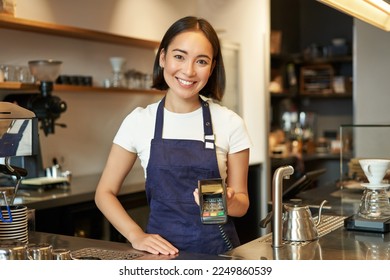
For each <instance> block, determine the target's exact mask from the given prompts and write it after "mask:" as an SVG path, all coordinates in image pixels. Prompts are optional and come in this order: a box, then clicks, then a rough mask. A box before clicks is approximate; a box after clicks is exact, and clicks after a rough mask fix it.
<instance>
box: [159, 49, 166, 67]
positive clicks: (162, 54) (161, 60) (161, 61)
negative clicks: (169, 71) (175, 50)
mask: <svg viewBox="0 0 390 280" xmlns="http://www.w3.org/2000/svg"><path fill="white" fill-rule="evenodd" d="M159 64H160V67H161V68H164V67H165V50H164V49H161V51H160V59H159Z"/></svg>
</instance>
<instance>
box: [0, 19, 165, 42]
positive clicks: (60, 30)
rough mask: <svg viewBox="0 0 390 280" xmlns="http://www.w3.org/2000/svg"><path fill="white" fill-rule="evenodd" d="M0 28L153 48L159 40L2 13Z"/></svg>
mask: <svg viewBox="0 0 390 280" xmlns="http://www.w3.org/2000/svg"><path fill="white" fill-rule="evenodd" d="M0 28H5V29H13V30H19V31H27V32H34V33H40V34H48V35H53V36H59V37H68V38H75V39H81V40H88V41H96V42H103V43H110V44H118V45H125V46H133V47H140V48H149V49H155V48H157V47H158V46H159V42H156V41H150V40H144V39H137V38H132V37H126V36H122V35H116V34H112V33H107V32H101V31H95V30H89V29H84V28H78V27H71V26H65V25H58V24H53V23H47V22H39V21H33V20H27V19H21V18H16V17H13V16H9V15H4V14H0Z"/></svg>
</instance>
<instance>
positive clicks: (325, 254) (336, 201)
mask: <svg viewBox="0 0 390 280" xmlns="http://www.w3.org/2000/svg"><path fill="white" fill-rule="evenodd" d="M97 181H98V178H96V177H85V178H79V179H78V180H74V182H73V183H72V186H71V188H70V190H67V191H66V192H65V191H64V194H63V195H61V196H57V197H55V198H51V199H52V200H53V201H50V199H47V200H46V199H42V200H41V201H35V202H29V203H27V206H29V207H31V206H34V207H48V206H47V205H58V203H59V204H67V203H80V202H82V201H84V202H85V201H87V200H93V195H94V190H95V187H96V184H97ZM141 188H143V185H142V187H141V185H138V186H136V185H133V186H128V187H125V188H124V190H122V192H123V193H122V194H121V195H122V196H123V195H136V194H138V193H139V191H140V190H141ZM56 192H59V190H56ZM361 195H362V190H361V189H339V188H338V187H336V184H329V185H324V186H322V187H320V188H315V189H311V190H308V191H305V192H302V193H301V194H300V195H299V196H300V198H302V199H303V202H304V203H305V204H310V205H319V204H320V203H321V202H322V201H323V200H324V199H326V200H327V201H328V203H327V204H326V206H331V209H323V212H322V214H323V215H324V216H330V217H348V216H350V215H352V214H355V213H357V210H358V207H359V201H360V198H361ZM312 211H313V215H314V216H315V215H316V213H315V209H312ZM46 222H47V221H46ZM320 225H321V224H320ZM270 237H271V234H268V235H265V236H262V237H259V238H257V239H255V240H253V241H250V242H248V243H246V244H243V245H241V246H239V247H237V248H235V249H233V250H231V251H228V252H226V253H224V254H222V255H221V256H207V255H206V256H204V255H198V254H190V253H186V252H181V253H180V254H179V255H178V256H173V257H166V256H153V255H150V254H147V253H143V252H141V255H142V256H141V258H143V259H220V258H222V259H250V260H260V259H262V260H274V259H288V260H290V259H306V260H307V259H315V260H319V259H322V260H366V259H390V234H389V233H385V234H382V233H374V232H359V231H349V230H346V229H345V228H344V226H343V222H341V224H340V226H338V227H337V228H336V229H334V230H332V231H331V232H329V233H326V234H324V235H321V236H320V238H319V239H318V240H316V241H312V242H306V243H304V244H303V245H302V244H301V245H302V246H291V245H290V244H288V245H286V246H283V247H281V248H279V249H273V248H272V246H271V244H272V242H271V239H270ZM30 242H33V243H37V242H47V243H50V244H52V245H53V247H55V248H68V249H70V250H79V249H83V248H88V247H93V248H101V249H109V250H121V251H128V252H136V253H140V252H138V251H135V250H134V249H133V248H132V247H131V245H130V244H129V243H122V242H111V241H103V240H96V239H92V238H80V237H73V236H66V235H61V234H51V233H42V232H36V233H31V236H30Z"/></svg>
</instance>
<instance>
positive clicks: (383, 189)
mask: <svg viewBox="0 0 390 280" xmlns="http://www.w3.org/2000/svg"><path fill="white" fill-rule="evenodd" d="M359 163H360V166H361V167H362V169H363V171H364V174H365V175H366V177H367V179H368V181H369V183H362V186H363V188H364V191H363V196H362V198H361V201H360V205H359V211H358V213H357V214H355V215H353V216H351V217H348V218H347V219H345V220H344V225H345V227H346V229H348V230H358V231H369V232H381V233H385V232H390V204H389V197H388V196H387V190H388V188H389V187H390V184H386V183H384V182H383V178H384V177H385V175H386V172H387V170H388V169H389V168H390V160H387V159H361V160H359Z"/></svg>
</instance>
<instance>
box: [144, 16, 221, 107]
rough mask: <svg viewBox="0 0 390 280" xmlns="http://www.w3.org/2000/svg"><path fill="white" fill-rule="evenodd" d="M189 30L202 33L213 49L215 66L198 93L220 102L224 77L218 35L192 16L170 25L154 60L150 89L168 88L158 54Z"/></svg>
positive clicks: (207, 23)
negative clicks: (179, 35)
mask: <svg viewBox="0 0 390 280" xmlns="http://www.w3.org/2000/svg"><path fill="white" fill-rule="evenodd" d="M189 30H200V31H202V32H203V34H204V35H205V36H206V38H207V39H208V40H209V42H210V44H211V46H212V48H213V55H214V57H213V62H214V63H215V66H214V69H213V72H212V73H211V76H210V77H209V79H208V81H207V84H206V85H205V86H204V87H203V88H202V89H201V91H200V92H199V93H200V94H202V95H203V96H206V97H211V98H213V99H215V100H218V101H221V100H222V97H223V94H224V91H225V84H226V76H225V67H224V65H223V59H222V53H221V45H220V43H219V39H218V35H217V33H216V32H215V30H214V28H213V27H212V26H211V24H210V23H209V22H208V21H206V20H205V19H202V18H197V17H193V16H188V17H184V18H181V19H179V20H178V21H176V22H175V23H174V24H172V25H171V27H169V29H168V30H167V32H166V33H165V35H164V37H163V39H162V40H161V43H160V47H159V48H158V52H157V54H156V58H155V60H154V66H153V86H152V87H153V88H155V89H159V90H167V89H168V88H169V86H168V84H167V83H166V82H165V79H164V75H163V69H162V68H161V67H160V53H161V51H162V50H164V51H166V50H167V49H168V46H169V44H170V43H171V42H172V40H173V39H174V38H175V36H177V35H178V34H180V33H181V32H184V31H189Z"/></svg>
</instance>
